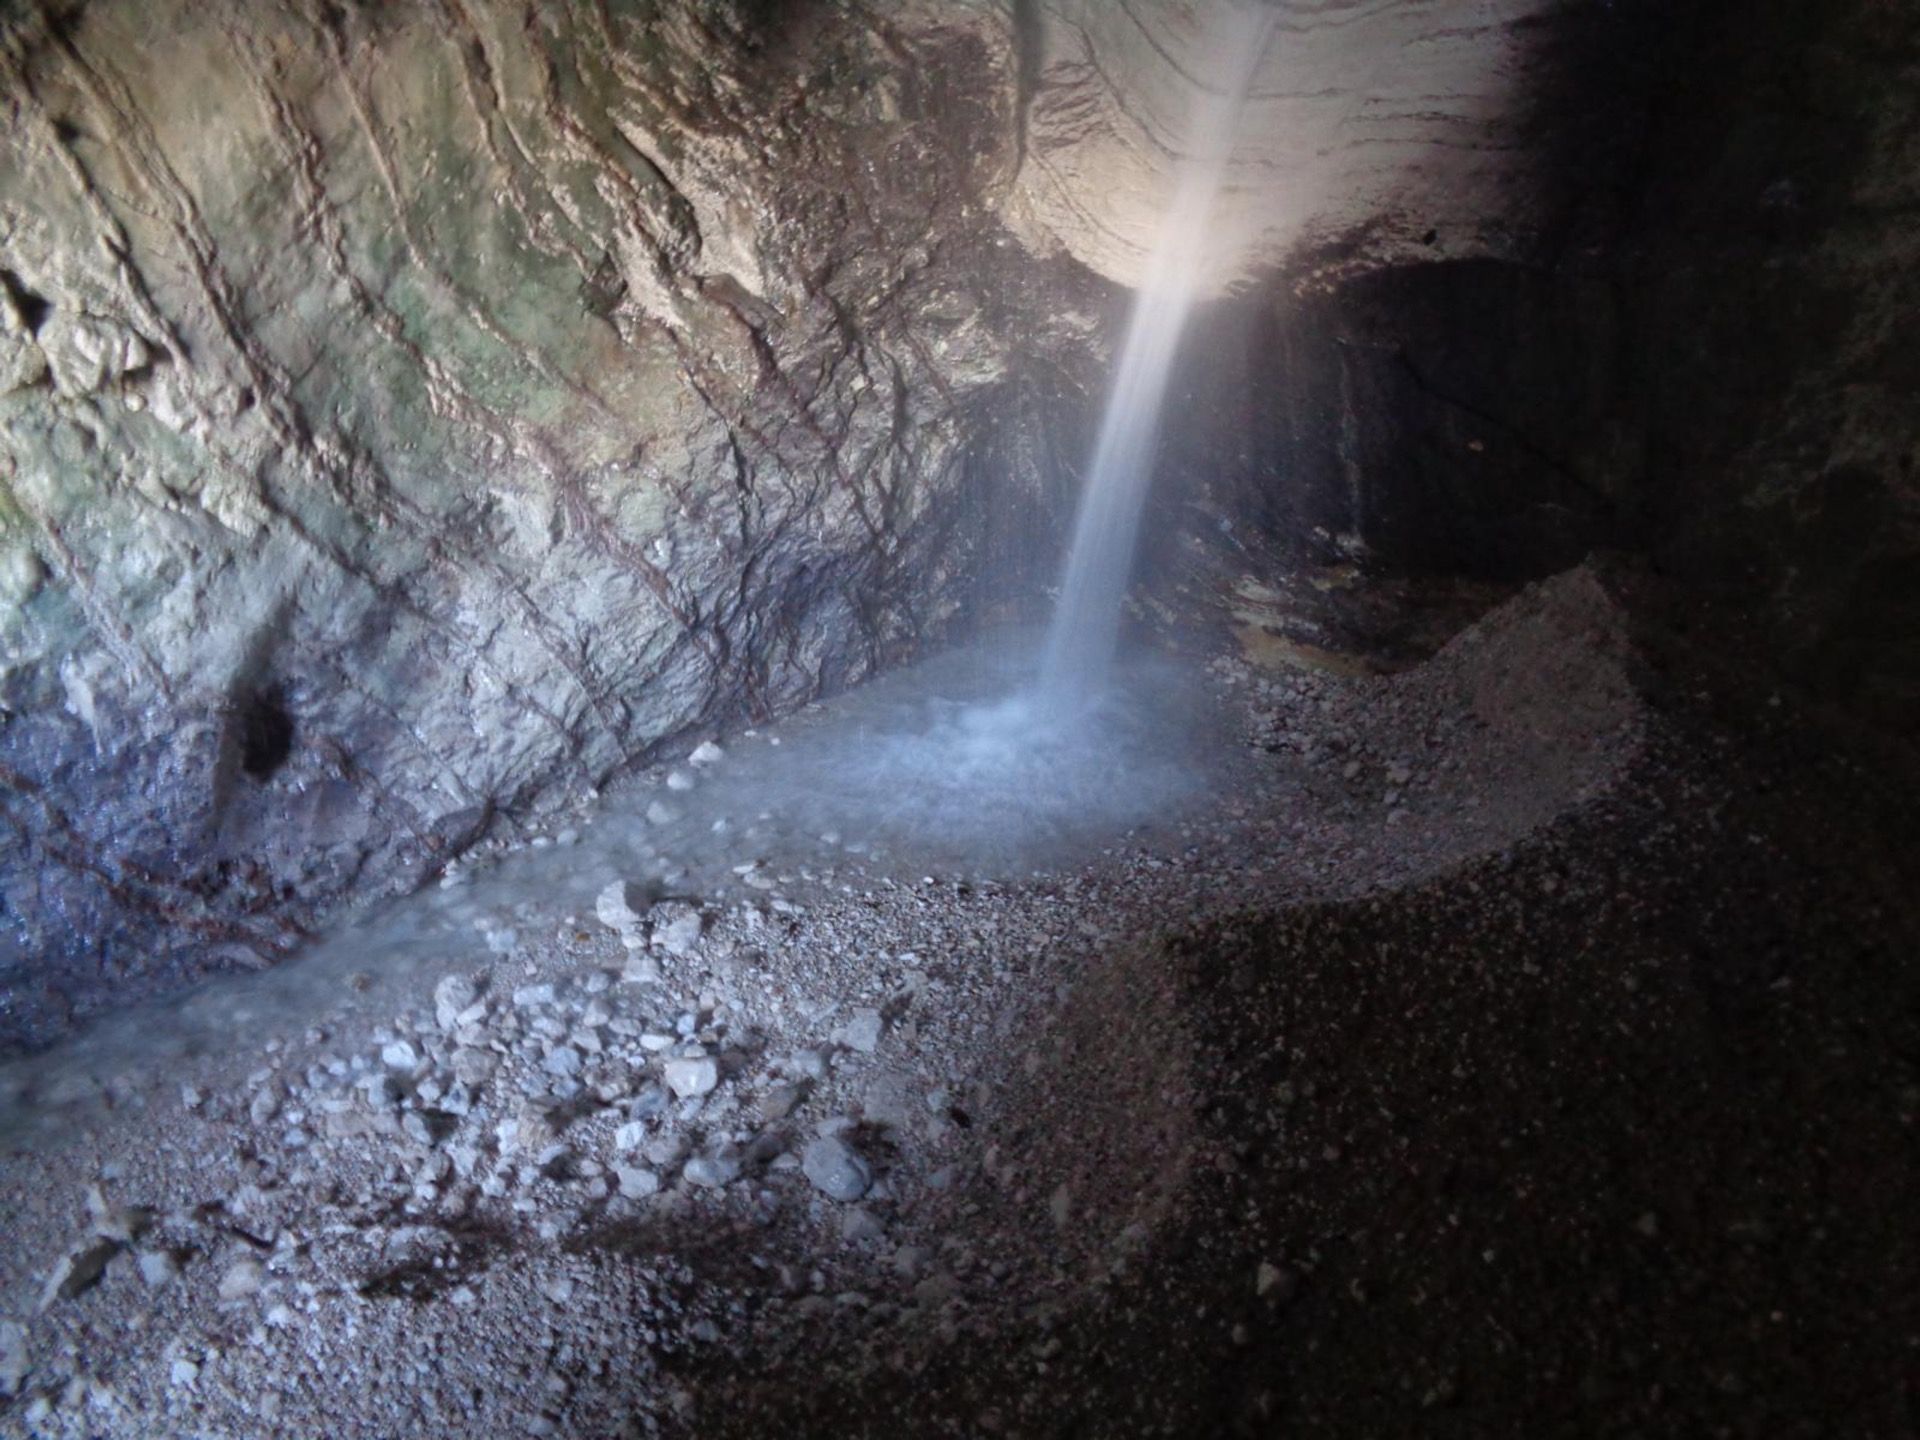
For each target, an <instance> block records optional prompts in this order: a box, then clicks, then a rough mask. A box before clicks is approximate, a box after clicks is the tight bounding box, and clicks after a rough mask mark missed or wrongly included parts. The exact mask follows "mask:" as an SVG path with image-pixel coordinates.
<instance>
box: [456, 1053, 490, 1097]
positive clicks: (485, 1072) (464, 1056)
mask: <svg viewBox="0 0 1920 1440" xmlns="http://www.w3.org/2000/svg"><path fill="white" fill-rule="evenodd" d="M499 1068H500V1057H499V1056H497V1055H493V1054H491V1053H489V1052H488V1051H485V1050H481V1049H478V1048H476V1047H473V1046H463V1047H462V1048H460V1049H458V1050H456V1051H454V1052H453V1078H454V1079H456V1080H458V1081H459V1082H460V1083H461V1084H462V1085H465V1086H467V1087H468V1088H470V1089H472V1088H476V1087H478V1086H481V1085H484V1084H486V1083H487V1081H488V1080H490V1079H491V1078H492V1077H493V1072H494V1071H495V1070H497V1069H499Z"/></svg>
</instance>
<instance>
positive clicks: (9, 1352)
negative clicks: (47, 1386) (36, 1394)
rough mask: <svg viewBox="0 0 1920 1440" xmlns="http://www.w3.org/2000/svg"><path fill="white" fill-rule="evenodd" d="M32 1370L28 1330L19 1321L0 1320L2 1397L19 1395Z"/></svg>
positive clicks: (0, 1384)
mask: <svg viewBox="0 0 1920 1440" xmlns="http://www.w3.org/2000/svg"><path fill="white" fill-rule="evenodd" d="M32 1368H33V1364H32V1362H31V1361H29V1360H28V1359H27V1332H26V1330H25V1329H23V1328H22V1327H21V1326H20V1324H19V1323H18V1322H17V1321H13V1320H0V1396H12V1395H18V1394H19V1393H20V1387H21V1386H22V1385H24V1384H25V1383H26V1380H27V1372H28V1371H30V1370H31V1369H32Z"/></svg>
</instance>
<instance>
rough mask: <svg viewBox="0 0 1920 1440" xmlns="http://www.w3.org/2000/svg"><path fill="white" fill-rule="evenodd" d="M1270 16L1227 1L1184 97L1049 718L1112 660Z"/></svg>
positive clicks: (1046, 662)
mask: <svg viewBox="0 0 1920 1440" xmlns="http://www.w3.org/2000/svg"><path fill="white" fill-rule="evenodd" d="M1275 14H1276V12H1275V11H1274V10H1273V9H1272V8H1271V7H1270V6H1267V5H1258V6H1254V7H1252V8H1246V7H1243V6H1241V5H1238V4H1235V5H1230V6H1228V7H1227V9H1225V10H1224V11H1223V12H1222V14H1221V17H1220V19H1219V20H1218V21H1217V22H1216V23H1215V26H1214V30H1213V34H1212V37H1211V38H1212V47H1211V54H1212V56H1213V60H1212V72H1211V73H1213V74H1215V75H1218V76H1221V77H1223V78H1224V79H1225V81H1226V83H1225V85H1224V87H1223V88H1221V89H1218V90H1212V89H1206V88H1201V89H1200V90H1199V91H1198V92H1197V93H1196V95H1195V98H1194V109H1193V117H1192V122H1191V136H1192V139H1191V145H1190V148H1189V150H1188V153H1187V155H1186V157H1185V158H1184V159H1183V161H1182V162H1181V165H1180V167H1179V181H1178V184H1177V186H1176V188H1175V190H1174V195H1173V203H1172V205H1171V206H1170V207H1169V209H1168V210H1167V213H1166V217H1165V219H1164V220H1162V221H1161V224H1160V233H1159V237H1158V239H1157V240H1156V242H1155V244H1154V249H1153V255H1152V258H1151V260H1150V261H1149V263H1148V267H1147V272H1146V277H1145V280H1144V283H1143V284H1142V285H1141V288H1140V292H1139V294H1138V295H1137V296H1136V297H1135V299H1134V304H1133V313H1132V315H1131V317H1130V318H1129V320H1128V322H1127V336H1126V343H1125V345H1124V346H1123V348H1122V350H1121V355H1120V367H1119V370H1118V371H1117V373H1116V374H1115V376H1114V381H1113V389H1112V391H1111V392H1110V394H1109V395H1108V397H1107V410H1106V415H1105V417H1104V418H1103V419H1102V420H1101V423H1100V440H1099V443H1098V445H1097V446H1096V447H1095V449H1094V456H1093V464H1092V466H1091V468H1090V470H1089V472H1088V476H1087V484H1086V489H1085V491H1084V492H1083V493H1082V495H1081V497H1080V508H1079V514H1078V517H1077V518H1076V520H1075V522H1074V532H1073V548H1072V549H1071V550H1070V551H1069V552H1068V556H1067V567H1066V574H1065V577H1064V578H1063V580H1062V582H1061V587H1060V603H1059V607H1058V608H1057V609H1056V610H1055V611H1054V617H1053V625H1052V628H1051V629H1050V630H1049V632H1048V634H1047V643H1046V651H1045V654H1044V657H1043V659H1042V661H1041V672H1040V694H1041V699H1042V701H1043V703H1044V704H1045V706H1046V707H1047V708H1048V709H1049V710H1052V711H1054V712H1056V713H1058V712H1062V711H1071V710H1073V709H1077V708H1078V707H1080V706H1081V705H1083V704H1085V703H1087V702H1088V701H1090V700H1091V699H1092V698H1093V697H1095V696H1097V695H1098V694H1099V692H1100V691H1101V689H1102V688H1103V687H1104V686H1105V684H1106V682H1107V675H1108V671H1109V669H1110V668H1111V667H1112V664H1113V658H1114V651H1115V648H1116V646H1117V645H1118V642H1119V635H1120V606H1121V602H1122V601H1123V599H1124V598H1125V596H1126V590H1127V579H1128V576H1129V574H1130V572H1131V571H1132V568H1133V555H1134V549H1135V543H1136V541H1137V540H1138V537H1139V531H1140V512H1141V509H1142V508H1143V506H1144V505H1145V503H1146V498H1147V485H1148V482H1149V481H1150V480H1151V478H1152V476H1153V459H1154V449H1155V445H1156V443H1157V440H1158V437H1159V432H1160V410H1161V406H1162V404H1163V403H1164V401H1165V399H1166V392H1167V379H1168V374H1169V372H1170V371H1171V370H1172V368H1173V359H1174V352H1175V351H1176V350H1177V349H1178V347H1179V344H1180V333H1181V331H1182V329H1183V328H1184V327H1185V325H1186V320H1187V315H1188V312H1189V311H1191V310H1192V308H1193V301H1194V294H1195V291H1196V290H1197V288H1198V286H1199V282H1200V276H1201V272H1202V262H1203V261H1204V260H1205V258H1206V251H1207V245H1208V240H1209V238H1210V237H1209V235H1208V229H1207V221H1208V217H1209V215H1210V214H1211V212H1212V209H1213V201H1214V197H1215V195H1216V194H1218V192H1219V190H1220V184H1221V180H1222V179H1223V177H1224V176H1225V174H1226V169H1227V160H1228V158H1229V157H1230V156H1231V154H1232V152H1233V144H1234V138H1235V131H1236V129H1237V126H1238V122H1239V118H1240V111H1241V109H1242V107H1243V106H1244V104H1245V102H1246V97H1247V91H1248V89H1249V88H1250V87H1251V85H1252V83H1253V77H1254V72H1255V71H1256V70H1257V69H1258V68H1259V65H1260V60H1261V57H1262V55H1263V54H1264V53H1265V51H1266V47H1267V41H1268V38H1269V36H1270V35H1271V34H1272V32H1273V25H1274V19H1275Z"/></svg>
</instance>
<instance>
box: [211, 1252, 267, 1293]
mask: <svg viewBox="0 0 1920 1440" xmlns="http://www.w3.org/2000/svg"><path fill="white" fill-rule="evenodd" d="M266 1283H267V1267H266V1266H264V1265H262V1264H261V1263H260V1262H259V1261H258V1260H251V1259H249V1260H236V1261H234V1262H233V1264H231V1265H229V1266H228V1267H227V1270H226V1273H225V1274H224V1275H222V1276H221V1277H220V1298H221V1299H222V1300H244V1299H246V1298H247V1296H249V1295H252V1294H255V1293H256V1292H258V1290H259V1289H260V1287H261V1286H262V1285H264V1284H266Z"/></svg>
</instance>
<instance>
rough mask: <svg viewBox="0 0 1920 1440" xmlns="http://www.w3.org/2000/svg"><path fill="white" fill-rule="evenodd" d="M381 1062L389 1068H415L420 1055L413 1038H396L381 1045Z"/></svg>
mask: <svg viewBox="0 0 1920 1440" xmlns="http://www.w3.org/2000/svg"><path fill="white" fill-rule="evenodd" d="M380 1063H381V1064H382V1065H385V1066H386V1067H387V1068H388V1069H389V1070H413V1069H415V1068H416V1067H417V1066H418V1065H419V1064H420V1056H419V1053H418V1052H417V1051H416V1050H415V1049H414V1048H413V1042H412V1041H411V1040H395V1041H392V1042H390V1043H389V1044H386V1045H383V1046H381V1047H380Z"/></svg>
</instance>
